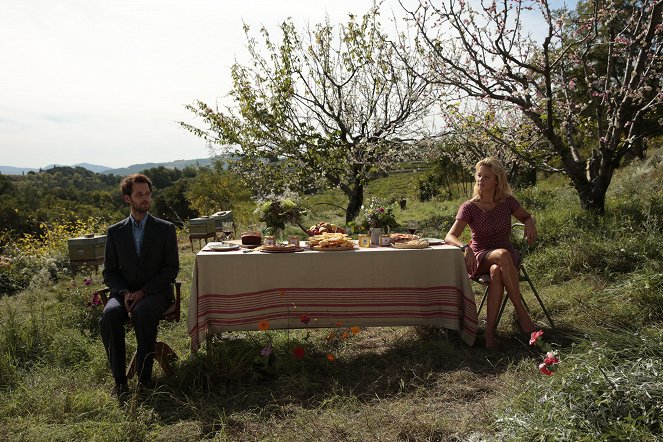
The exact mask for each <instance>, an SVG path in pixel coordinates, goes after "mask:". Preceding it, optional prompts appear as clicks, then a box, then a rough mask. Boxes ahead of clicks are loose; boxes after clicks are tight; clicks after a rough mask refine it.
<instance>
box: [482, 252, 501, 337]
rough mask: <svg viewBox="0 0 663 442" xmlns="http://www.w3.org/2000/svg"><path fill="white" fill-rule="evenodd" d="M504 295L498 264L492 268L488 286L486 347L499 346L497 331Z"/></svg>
mask: <svg viewBox="0 0 663 442" xmlns="http://www.w3.org/2000/svg"><path fill="white" fill-rule="evenodd" d="M503 295H504V284H503V283H502V272H501V270H500V267H499V266H498V265H497V264H493V265H492V266H490V284H489V285H488V303H487V304H486V335H485V339H486V347H489V348H494V347H496V346H497V341H496V340H495V329H496V328H497V314H498V313H499V310H500V306H501V305H502V296H503Z"/></svg>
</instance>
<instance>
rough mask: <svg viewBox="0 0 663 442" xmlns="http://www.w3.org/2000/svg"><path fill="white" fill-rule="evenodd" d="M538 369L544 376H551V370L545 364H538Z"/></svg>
mask: <svg viewBox="0 0 663 442" xmlns="http://www.w3.org/2000/svg"><path fill="white" fill-rule="evenodd" d="M539 371H540V372H541V373H543V374H545V375H546V376H552V374H553V372H552V371H551V370H550V368H549V367H548V366H547V365H546V364H545V363H543V364H539Z"/></svg>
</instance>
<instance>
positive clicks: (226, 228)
mask: <svg viewBox="0 0 663 442" xmlns="http://www.w3.org/2000/svg"><path fill="white" fill-rule="evenodd" d="M221 226H222V228H223V237H224V239H232V238H233V235H234V233H235V226H233V223H232V222H229V221H224V222H222V223H221Z"/></svg>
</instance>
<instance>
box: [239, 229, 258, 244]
mask: <svg viewBox="0 0 663 442" xmlns="http://www.w3.org/2000/svg"><path fill="white" fill-rule="evenodd" d="M261 243H262V236H261V235H260V233H259V232H244V233H242V245H245V246H259V245H260V244H261Z"/></svg>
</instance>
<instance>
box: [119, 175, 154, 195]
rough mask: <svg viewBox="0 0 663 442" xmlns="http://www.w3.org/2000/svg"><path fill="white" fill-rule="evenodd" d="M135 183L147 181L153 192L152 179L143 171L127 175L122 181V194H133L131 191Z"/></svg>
mask: <svg viewBox="0 0 663 442" xmlns="http://www.w3.org/2000/svg"><path fill="white" fill-rule="evenodd" d="M134 183H145V184H147V185H148V187H149V188H150V192H152V181H150V179H149V178H148V177H146V176H145V175H143V174H142V173H134V174H133V175H128V176H125V177H124V179H123V180H122V182H121V183H120V189H121V190H122V195H128V196H131V192H132V190H133V187H134Z"/></svg>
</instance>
